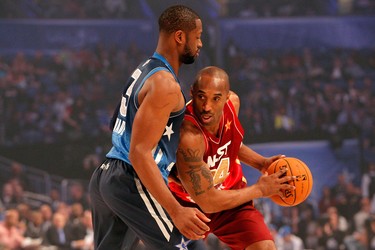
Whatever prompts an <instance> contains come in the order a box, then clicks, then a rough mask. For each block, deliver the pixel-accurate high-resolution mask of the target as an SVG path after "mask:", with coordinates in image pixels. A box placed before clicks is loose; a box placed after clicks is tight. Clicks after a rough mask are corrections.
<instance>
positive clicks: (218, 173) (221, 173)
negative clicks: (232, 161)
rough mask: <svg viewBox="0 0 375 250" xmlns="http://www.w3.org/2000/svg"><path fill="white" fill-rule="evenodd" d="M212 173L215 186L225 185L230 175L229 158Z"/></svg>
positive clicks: (222, 160)
mask: <svg viewBox="0 0 375 250" xmlns="http://www.w3.org/2000/svg"><path fill="white" fill-rule="evenodd" d="M211 173H212V175H213V181H214V185H215V186H216V185H218V184H221V183H223V182H224V180H225V179H226V178H227V177H228V175H229V158H228V157H226V158H222V159H221V160H220V163H219V166H218V167H217V169H212V170H211Z"/></svg>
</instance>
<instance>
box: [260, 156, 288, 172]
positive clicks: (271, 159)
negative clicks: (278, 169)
mask: <svg viewBox="0 0 375 250" xmlns="http://www.w3.org/2000/svg"><path fill="white" fill-rule="evenodd" d="M281 158H285V155H281V154H278V155H274V156H271V157H267V158H265V160H264V162H263V166H262V168H261V169H259V171H260V172H262V173H265V172H266V171H267V169H268V167H269V166H270V165H271V164H272V163H273V162H275V161H277V160H278V159H281Z"/></svg>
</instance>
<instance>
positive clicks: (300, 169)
mask: <svg viewBox="0 0 375 250" xmlns="http://www.w3.org/2000/svg"><path fill="white" fill-rule="evenodd" d="M283 168H287V169H288V170H287V172H286V173H285V174H284V175H283V176H286V175H288V176H296V179H295V180H291V181H289V184H291V185H293V186H295V187H296V188H295V189H294V190H282V192H283V196H284V197H280V196H279V195H274V196H272V197H271V200H272V201H273V202H275V203H276V204H278V205H280V206H285V207H289V206H295V205H298V204H300V203H302V202H303V201H305V200H306V199H307V197H308V196H309V195H310V193H311V190H312V187H313V177H312V175H311V171H310V169H309V167H308V166H307V165H306V164H305V163H304V162H303V161H301V160H300V159H297V158H294V157H285V158H281V159H279V160H277V161H275V162H273V163H272V164H271V165H270V166H269V168H268V169H267V172H268V174H273V173H275V172H277V171H279V170H280V169H283ZM283 176H281V177H283Z"/></svg>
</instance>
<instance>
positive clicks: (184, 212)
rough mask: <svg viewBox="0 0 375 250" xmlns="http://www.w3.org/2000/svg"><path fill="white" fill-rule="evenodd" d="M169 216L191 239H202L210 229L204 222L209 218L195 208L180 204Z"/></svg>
mask: <svg viewBox="0 0 375 250" xmlns="http://www.w3.org/2000/svg"><path fill="white" fill-rule="evenodd" d="M170 216H171V218H172V221H173V223H174V224H175V226H176V227H177V228H178V230H179V231H180V232H181V233H182V234H183V235H184V236H185V237H187V238H189V239H191V240H199V239H203V238H204V237H205V234H206V233H207V232H208V231H209V230H210V228H209V227H208V226H207V224H206V223H207V222H210V221H211V220H210V219H209V218H208V217H207V216H206V215H204V213H202V212H201V211H200V210H199V209H197V208H191V207H183V206H180V207H179V208H178V209H176V210H175V211H173V213H170Z"/></svg>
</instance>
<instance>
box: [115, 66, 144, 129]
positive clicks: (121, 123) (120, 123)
mask: <svg viewBox="0 0 375 250" xmlns="http://www.w3.org/2000/svg"><path fill="white" fill-rule="evenodd" d="M141 74H142V71H141V70H139V69H136V70H134V72H133V74H132V76H131V77H132V78H133V81H132V83H131V84H130V86H129V88H128V89H127V90H126V93H125V96H123V97H122V98H121V105H120V115H121V118H120V117H117V119H116V123H115V126H114V128H113V132H115V133H117V134H119V135H122V134H123V133H124V131H125V128H126V126H125V125H126V122H125V120H124V119H123V118H124V117H126V112H127V111H128V104H129V99H130V95H131V93H132V91H133V88H134V84H135V82H136V81H137V80H138V78H139V76H140V75H141Z"/></svg>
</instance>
